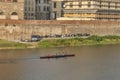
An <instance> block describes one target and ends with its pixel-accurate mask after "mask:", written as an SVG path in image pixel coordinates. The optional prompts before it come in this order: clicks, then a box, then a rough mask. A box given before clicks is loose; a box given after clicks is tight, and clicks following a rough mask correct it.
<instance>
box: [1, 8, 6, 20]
mask: <svg viewBox="0 0 120 80" xmlns="http://www.w3.org/2000/svg"><path fill="white" fill-rule="evenodd" d="M0 19H6V16H5V15H4V12H3V11H1V10H0Z"/></svg>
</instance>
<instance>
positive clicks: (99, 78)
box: [0, 45, 120, 80]
mask: <svg viewBox="0 0 120 80" xmlns="http://www.w3.org/2000/svg"><path fill="white" fill-rule="evenodd" d="M58 52H60V53H63V52H65V53H72V54H75V57H71V58H60V59H40V58H39V57H40V56H42V55H48V54H56V53H58ZM0 80H120V45H106V46H82V47H65V48H49V49H17V50H0Z"/></svg>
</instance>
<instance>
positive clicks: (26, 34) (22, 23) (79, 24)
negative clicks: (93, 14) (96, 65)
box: [0, 20, 120, 40]
mask: <svg viewBox="0 0 120 80" xmlns="http://www.w3.org/2000/svg"><path fill="white" fill-rule="evenodd" d="M75 33H88V34H91V35H100V36H101V35H120V21H54V20H46V21H45V20H28V21H27V20H0V39H6V40H20V39H30V37H31V35H32V34H37V35H41V36H44V35H55V34H75Z"/></svg>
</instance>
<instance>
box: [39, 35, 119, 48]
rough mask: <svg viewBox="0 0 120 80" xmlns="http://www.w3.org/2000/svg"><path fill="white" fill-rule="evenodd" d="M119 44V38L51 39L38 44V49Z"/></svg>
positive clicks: (109, 36) (94, 36)
mask: <svg viewBox="0 0 120 80" xmlns="http://www.w3.org/2000/svg"><path fill="white" fill-rule="evenodd" d="M116 43H120V36H113V35H112V36H111V35H108V36H96V35H93V36H90V37H87V38H81V37H75V38H69V39H51V40H45V41H42V42H40V43H39V44H38V45H39V47H63V46H81V45H101V44H102V45H103V44H116Z"/></svg>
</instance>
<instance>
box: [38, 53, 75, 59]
mask: <svg viewBox="0 0 120 80" xmlns="http://www.w3.org/2000/svg"><path fill="white" fill-rule="evenodd" d="M74 56H75V54H60V55H48V56H40V59H49V58H63V57H74Z"/></svg>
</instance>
